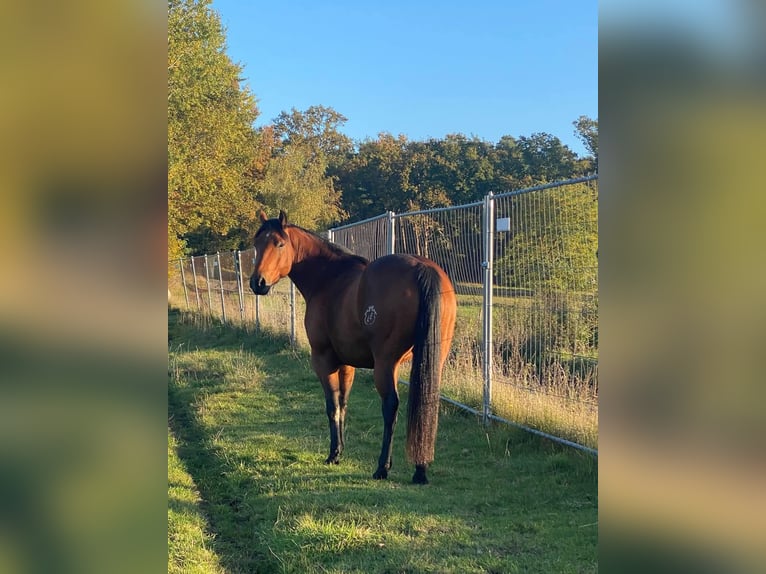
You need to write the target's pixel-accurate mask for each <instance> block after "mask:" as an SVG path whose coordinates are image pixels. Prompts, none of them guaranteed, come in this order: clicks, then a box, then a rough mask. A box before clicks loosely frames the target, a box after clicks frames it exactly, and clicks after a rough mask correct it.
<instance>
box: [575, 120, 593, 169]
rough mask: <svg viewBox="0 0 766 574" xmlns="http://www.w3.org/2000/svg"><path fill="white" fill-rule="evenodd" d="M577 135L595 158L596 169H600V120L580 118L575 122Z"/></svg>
mask: <svg viewBox="0 0 766 574" xmlns="http://www.w3.org/2000/svg"><path fill="white" fill-rule="evenodd" d="M572 123H573V124H574V127H575V135H576V136H577V137H578V138H579V140H580V141H581V142H582V143H583V145H584V146H585V149H587V150H588V152H589V153H590V154H591V155H592V156H593V162H594V167H595V169H598V120H593V119H591V118H589V117H588V116H580V117H579V118H577V119H576V120H575V121H574V122H572Z"/></svg>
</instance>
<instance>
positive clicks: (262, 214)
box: [260, 210, 268, 222]
mask: <svg viewBox="0 0 766 574" xmlns="http://www.w3.org/2000/svg"><path fill="white" fill-rule="evenodd" d="M260 215H261V221H264V222H265V221H267V220H268V218H267V217H266V214H265V213H264V212H263V210H261V214H260Z"/></svg>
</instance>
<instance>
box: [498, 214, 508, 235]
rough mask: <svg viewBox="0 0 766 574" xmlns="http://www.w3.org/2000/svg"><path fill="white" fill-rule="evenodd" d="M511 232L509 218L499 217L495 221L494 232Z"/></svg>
mask: <svg viewBox="0 0 766 574" xmlns="http://www.w3.org/2000/svg"><path fill="white" fill-rule="evenodd" d="M510 230H511V218H510V217H500V218H498V219H497V221H495V231H497V232H500V231H510Z"/></svg>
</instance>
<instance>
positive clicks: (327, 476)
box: [168, 311, 597, 572]
mask: <svg viewBox="0 0 766 574" xmlns="http://www.w3.org/2000/svg"><path fill="white" fill-rule="evenodd" d="M195 321H198V319H193V318H191V317H190V316H188V315H187V316H184V315H182V314H181V313H180V312H177V311H170V312H169V341H170V345H171V349H173V354H174V355H175V356H176V357H181V358H182V357H184V356H185V355H188V356H191V355H192V354H195V353H200V352H202V353H205V352H211V353H214V352H216V351H241V352H245V353H246V354H248V355H250V354H252V355H253V356H256V357H257V359H258V371H259V372H258V373H254V374H253V377H254V378H256V377H257V379H258V383H257V384H251V385H250V386H247V384H246V385H245V386H244V387H243V386H242V385H237V384H234V385H232V384H226V383H225V382H223V381H221V380H220V378H221V376H222V369H220V366H219V365H215V364H213V363H214V362H215V361H214V360H213V359H211V360H210V363H211V364H210V365H208V364H206V362H205V360H201V361H200V360H197V361H196V363H195V365H196V366H195V369H196V370H195V372H194V373H193V376H187V377H185V379H186V380H187V382H186V383H182V384H178V382H177V381H176V380H175V378H174V377H173V376H171V377H170V383H169V390H168V408H169V418H170V425H171V428H172V430H173V432H174V434H175V436H176V437H177V439H178V442H179V445H178V455H179V457H180V458H181V459H182V460H183V462H184V464H185V466H186V468H187V469H188V471H189V473H190V474H191V476H192V478H193V480H194V482H195V485H196V486H197V489H198V490H199V492H200V495H201V497H202V500H203V502H202V505H201V506H202V510H203V511H204V512H205V514H206V516H207V517H208V521H209V525H210V529H211V531H212V532H211V534H212V535H213V542H212V544H213V550H214V551H215V552H216V554H217V555H218V557H219V560H220V562H221V564H222V565H223V567H224V568H225V569H226V570H227V571H228V572H276V571H295V572H313V571H324V569H325V567H328V568H331V569H335V571H346V572H351V571H360V572H361V571H367V572H373V571H376V572H388V571H390V572H420V571H466V572H493V571H496V572H500V571H510V570H511V569H518V570H519V571H545V569H548V570H549V571H551V570H550V569H551V568H553V569H554V570H558V571H567V570H568V569H567V568H564V569H561V568H560V566H561V564H562V563H563V564H571V565H572V567H571V571H588V570H592V569H594V568H593V565H594V564H595V546H596V535H595V534H594V533H592V532H588V531H586V530H584V529H583V528H579V526H580V525H589V524H590V523H593V522H595V521H596V520H597V518H596V493H595V491H596V487H595V469H594V467H593V464H592V463H588V462H587V461H586V462H585V463H583V462H582V460H581V458H580V457H578V456H577V455H574V456H573V455H571V454H570V453H565V452H563V451H562V449H561V448H560V447H558V446H557V445H552V444H545V441H543V442H541V441H540V440H539V439H537V438H535V437H532V436H531V435H528V434H526V433H522V432H521V431H516V430H508V429H504V430H503V431H502V432H489V433H486V432H484V430H483V429H481V428H480V427H479V425H478V424H472V423H473V421H472V420H471V419H472V418H473V417H471V416H468V415H463V414H458V413H457V412H456V411H455V409H453V408H452V407H444V406H443V407H442V421H443V422H442V424H441V428H440V431H439V432H440V436H439V441H438V442H439V443H441V445H439V444H437V463H436V464H435V465H434V467H432V472H431V478H432V484H431V485H429V486H427V487H419V486H413V485H411V484H410V477H411V474H412V468H411V465H409V464H407V463H405V461H404V459H403V456H402V452H403V445H402V443H403V434H404V424H403V421H402V420H401V419H400V424H399V426H398V427H397V432H396V437H395V448H396V450H395V460H394V470H393V472H392V475H391V478H390V479H389V480H388V481H373V480H371V478H370V475H371V473H372V471H373V470H374V467H375V460H376V458H377V454H378V449H379V447H380V435H381V432H382V419H381V416H380V402H379V399H378V398H377V395H376V394H375V391H374V389H372V385H371V382H370V380H369V377H367V376H365V375H363V374H360V375H358V377H357V382H356V383H355V388H354V392H353V393H352V399H351V405H350V410H349V431H348V436H347V440H348V447H347V449H348V450H347V452H346V453H345V454H344V460H343V461H342V463H341V465H340V466H329V467H328V466H325V465H324V464H322V461H323V459H324V457H325V456H326V452H325V450H326V449H327V446H328V436H327V435H328V433H327V420H326V416H325V414H324V400H323V398H322V393H321V389H320V386H319V383H318V382H317V381H316V380H315V378H314V375H313V373H311V371H310V368H309V366H308V361H307V360H306V357H305V354H300V353H298V354H294V353H292V351H289V350H288V346H289V345H288V342H287V340H286V339H284V338H279V337H269V336H267V337H263V336H258V335H256V334H254V333H252V332H249V331H246V330H241V329H235V328H232V327H228V326H227V327H223V326H220V325H216V324H215V323H206V324H199V323H196V324H195ZM401 391H402V395H406V388H402V389H401ZM219 398H220V400H221V401H229V402H228V403H227V404H229V405H231V404H235V405H236V406H237V407H239V408H233V409H231V410H229V411H227V412H226V413H225V414H223V415H222V414H221V413H218V415H217V416H218V417H219V418H216V417H215V416H213V415H212V414H210V413H208V412H207V411H206V409H207V408H208V407H207V406H205V405H206V404H211V403H215V404H219V403H217V402H216V401H217V400H218V399H219ZM232 399H233V400H232ZM203 403H204V404H203ZM402 404H403V405H404V404H406V396H402ZM397 454H398V458H396V457H397ZM479 467H481V468H479ZM572 483H574V485H573V486H572ZM556 489H558V490H559V491H560V492H558V493H556V492H555V490H556ZM551 491H554V492H551ZM557 513H558V514H560V516H558V515H557ZM551 515H553V518H551ZM573 521H576V522H578V523H579V524H578V528H579V530H578V529H577V528H575V529H573V530H572V543H571V544H569V543H568V542H567V543H566V544H562V543H560V539H561V538H562V529H563V530H564V531H567V530H569V529H570V526H567V524H569V523H572V522H573ZM563 536H567V535H566V534H564V535H563ZM557 546H561V548H557ZM570 546H571V548H570ZM441 547H443V548H441ZM551 557H552V558H551ZM546 561H547V562H546ZM530 565H539V566H538V567H536V568H532V567H531V566H530ZM538 568H539V570H538Z"/></svg>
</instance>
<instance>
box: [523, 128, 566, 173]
mask: <svg viewBox="0 0 766 574" xmlns="http://www.w3.org/2000/svg"><path fill="white" fill-rule="evenodd" d="M517 145H518V148H519V151H520V152H521V161H522V162H523V166H524V171H525V175H528V176H531V177H532V178H533V179H534V180H536V181H538V182H549V181H557V180H562V179H568V178H570V177H572V176H573V175H575V174H576V172H577V164H576V159H577V156H576V155H575V153H574V152H573V151H572V150H571V149H569V148H568V147H567V146H566V145H564V144H563V143H562V142H561V140H560V139H559V138H557V137H556V136H552V135H550V134H546V133H535V134H532V135H531V136H529V137H526V136H521V137H519V139H518V140H517Z"/></svg>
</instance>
